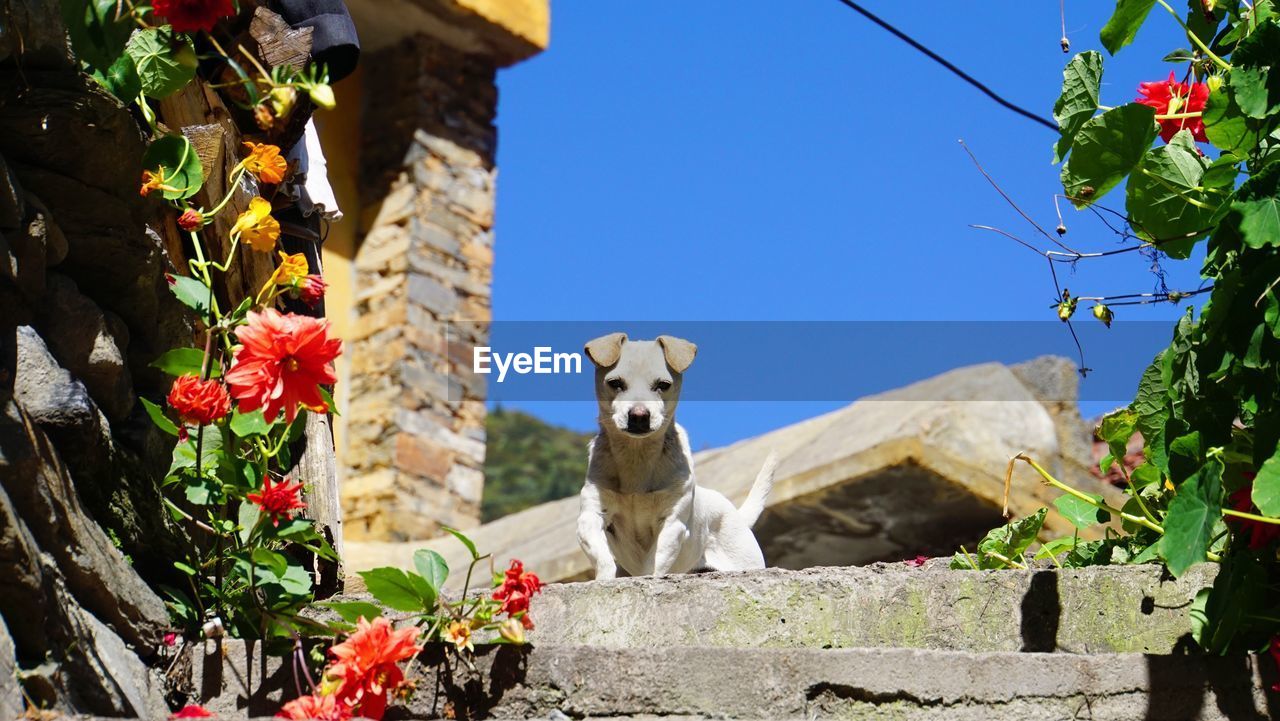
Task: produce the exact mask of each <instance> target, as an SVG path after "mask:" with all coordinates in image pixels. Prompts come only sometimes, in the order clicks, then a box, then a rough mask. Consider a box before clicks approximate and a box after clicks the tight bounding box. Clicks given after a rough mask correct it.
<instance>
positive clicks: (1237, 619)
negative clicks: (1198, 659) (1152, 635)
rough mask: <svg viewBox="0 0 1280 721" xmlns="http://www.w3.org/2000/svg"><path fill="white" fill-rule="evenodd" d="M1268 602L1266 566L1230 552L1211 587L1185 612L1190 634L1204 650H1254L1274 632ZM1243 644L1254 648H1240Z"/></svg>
mask: <svg viewBox="0 0 1280 721" xmlns="http://www.w3.org/2000/svg"><path fill="white" fill-rule="evenodd" d="M1269 601H1270V599H1269V598H1268V584H1267V569H1266V568H1265V567H1263V566H1262V564H1260V563H1259V562H1258V560H1257V559H1255V558H1254V557H1252V556H1250V555H1247V554H1233V555H1232V556H1230V557H1228V558H1227V559H1226V560H1225V561H1224V562H1223V564H1222V566H1221V568H1220V569H1219V570H1218V575H1217V577H1216V578H1214V580H1213V586H1212V587H1211V588H1205V589H1202V590H1201V591H1200V592H1199V593H1198V594H1196V599H1195V601H1194V602H1193V603H1192V606H1191V610H1190V613H1189V614H1188V615H1189V616H1190V617H1191V633H1192V636H1193V637H1194V638H1195V640H1196V643H1198V644H1200V648H1201V649H1203V650H1204V651H1205V652H1206V653H1211V654H1220V655H1226V654H1227V653H1229V652H1231V651H1233V650H1234V651H1236V652H1238V653H1240V654H1244V653H1245V652H1247V651H1249V650H1254V649H1256V644H1257V643H1258V641H1259V640H1261V639H1266V638H1268V637H1270V636H1271V635H1273V634H1274V626H1273V625H1272V624H1271V622H1269V621H1268V620H1265V619H1266V618H1267V616H1268V615H1270V614H1269V609H1268V606H1269V605H1271V604H1270V603H1269ZM1251 626H1252V628H1251ZM1259 632H1261V633H1259ZM1251 635H1257V636H1260V637H1261V639H1259V638H1249V636H1251ZM1246 645H1247V646H1254V648H1253V649H1250V648H1242V646H1246ZM1233 646H1234V648H1233Z"/></svg>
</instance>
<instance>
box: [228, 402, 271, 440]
mask: <svg viewBox="0 0 1280 721" xmlns="http://www.w3.org/2000/svg"><path fill="white" fill-rule="evenodd" d="M272 425H274V424H272V423H268V422H267V419H266V417H265V416H263V415H262V409H261V408H259V409H257V410H254V411H249V412H248V413H242V412H241V411H240V409H239V408H237V409H235V410H234V411H232V412H231V432H232V433H234V434H236V435H237V436H240V437H241V438H247V437H249V436H265V435H267V434H268V433H270V432H271V426H272Z"/></svg>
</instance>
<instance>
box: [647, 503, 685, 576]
mask: <svg viewBox="0 0 1280 721" xmlns="http://www.w3.org/2000/svg"><path fill="white" fill-rule="evenodd" d="M686 510H687V509H686V508H685V504H683V503H682V504H680V505H678V506H677V507H676V509H675V510H674V511H673V512H672V513H671V515H670V516H667V518H666V520H665V521H663V522H662V530H660V531H658V542H657V543H656V544H655V545H654V550H653V575H655V576H665V575H667V574H668V573H671V568H672V567H673V566H674V565H675V564H676V561H677V560H678V559H679V558H680V551H682V550H683V549H684V543H685V541H687V540H689V527H688V526H686V525H685V523H684V519H685V515H686Z"/></svg>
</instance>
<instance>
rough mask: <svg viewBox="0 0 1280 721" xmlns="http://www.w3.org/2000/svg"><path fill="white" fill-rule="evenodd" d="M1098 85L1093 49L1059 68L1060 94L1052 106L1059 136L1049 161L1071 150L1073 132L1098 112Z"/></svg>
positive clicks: (1097, 57)
mask: <svg viewBox="0 0 1280 721" xmlns="http://www.w3.org/2000/svg"><path fill="white" fill-rule="evenodd" d="M1101 84H1102V55H1101V53H1099V52H1098V51H1096V50H1089V51H1087V52H1083V53H1080V54H1079V55H1076V56H1075V57H1074V58H1071V62H1069V63H1067V67H1066V69H1065V70H1063V71H1062V94H1061V95H1060V96H1059V97H1058V101H1057V102H1056V103H1054V105H1053V119H1054V120H1056V121H1058V128H1059V129H1060V130H1061V131H1062V137H1061V138H1059V139H1058V142H1057V143H1054V146H1053V162H1055V163H1058V162H1061V161H1062V159H1063V158H1065V157H1066V156H1067V151H1069V150H1071V143H1072V142H1073V141H1075V138H1076V133H1078V132H1080V128H1082V127H1084V124H1085V122H1086V121H1088V120H1089V118H1092V117H1093V114H1094V113H1096V112H1098V102H1099V87H1100V86H1101Z"/></svg>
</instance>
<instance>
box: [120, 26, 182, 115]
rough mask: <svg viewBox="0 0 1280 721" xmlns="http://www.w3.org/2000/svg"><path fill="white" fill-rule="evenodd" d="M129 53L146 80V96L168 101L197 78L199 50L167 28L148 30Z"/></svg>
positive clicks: (134, 40) (131, 40) (131, 45)
mask: <svg viewBox="0 0 1280 721" xmlns="http://www.w3.org/2000/svg"><path fill="white" fill-rule="evenodd" d="M125 52H127V53H129V56H130V57H132V58H133V63H134V65H135V66H136V67H137V69H138V77H139V78H140V79H141V80H142V94H143V95H146V96H147V97H149V98H156V99H160V98H167V97H169V96H170V95H172V94H174V93H175V92H177V91H178V90H179V89H181V88H182V86H184V85H186V84H187V83H189V82H191V79H192V78H194V77H195V75H196V63H197V60H196V50H195V47H193V46H192V45H191V38H189V37H187V36H186V35H185V34H180V33H174V32H172V31H170V30H168V29H166V28H160V29H157V28H148V29H146V30H141V31H139V32H136V33H134V34H133V37H131V38H129V44H128V45H127V46H126V47H125Z"/></svg>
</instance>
